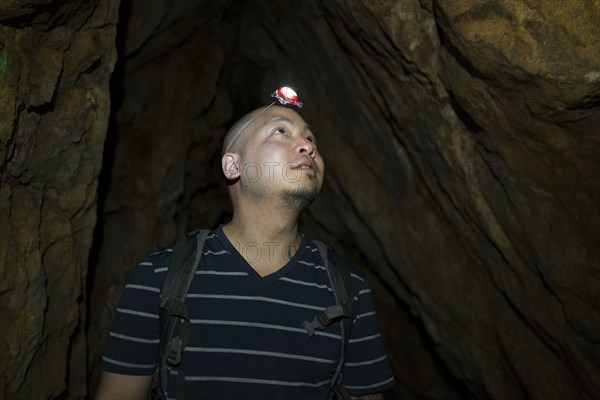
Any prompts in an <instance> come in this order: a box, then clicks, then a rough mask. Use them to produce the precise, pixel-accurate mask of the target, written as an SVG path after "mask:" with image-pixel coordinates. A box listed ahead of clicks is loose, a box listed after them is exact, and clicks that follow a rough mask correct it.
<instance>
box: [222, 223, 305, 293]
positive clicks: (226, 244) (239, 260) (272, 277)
mask: <svg viewBox="0 0 600 400" xmlns="http://www.w3.org/2000/svg"><path fill="white" fill-rule="evenodd" d="M216 233H217V238H218V239H219V242H220V243H221V245H222V246H223V248H224V249H225V250H227V251H228V252H229V254H231V257H233V260H234V262H235V263H236V264H237V265H239V266H240V269H241V270H244V271H246V272H248V275H249V276H250V277H252V278H253V279H254V280H255V281H257V282H260V283H262V284H265V285H266V284H269V283H271V282H274V281H277V280H279V278H281V277H282V276H285V275H287V274H288V273H289V272H290V271H291V270H292V269H294V267H295V266H296V264H298V260H300V259H302V255H303V254H304V249H305V248H306V238H305V236H304V235H303V234H302V233H300V246H299V247H298V249H297V250H296V253H295V254H294V256H293V257H292V258H290V259H289V261H288V262H287V263H286V264H285V265H284V266H283V267H281V268H279V269H278V270H277V271H275V272H273V273H271V274H269V275H266V276H260V274H259V273H258V272H256V270H255V269H254V268H252V266H251V265H250V264H249V263H248V261H246V259H245V258H244V257H243V256H242V255H241V254H240V252H239V251H238V249H237V248H236V247H235V246H234V245H233V244H232V243H231V242H230V241H229V238H228V237H227V235H225V232H223V225H219V227H218V228H217V231H216ZM278 250H279V251H281V249H278V248H275V251H278Z"/></svg>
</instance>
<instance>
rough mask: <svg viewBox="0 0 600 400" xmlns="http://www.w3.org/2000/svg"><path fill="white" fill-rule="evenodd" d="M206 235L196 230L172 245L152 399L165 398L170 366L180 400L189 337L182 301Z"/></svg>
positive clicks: (194, 271) (163, 301) (163, 291)
mask: <svg viewBox="0 0 600 400" xmlns="http://www.w3.org/2000/svg"><path fill="white" fill-rule="evenodd" d="M209 233H210V231H209V230H208V229H197V230H195V231H193V232H190V233H188V234H187V235H185V236H184V237H183V238H182V239H180V240H178V241H177V243H176V244H175V248H174V250H173V254H172V256H171V261H170V262H169V268H168V270H167V275H166V277H165V281H164V283H163V286H162V289H161V291H160V315H159V321H160V322H159V325H160V358H159V361H158V365H157V367H156V370H155V372H154V378H153V383H152V393H153V395H152V396H153V398H158V399H165V398H166V396H165V390H166V385H167V364H171V365H174V366H177V367H178V375H179V377H178V383H177V398H178V399H183V396H184V394H183V388H184V383H185V381H184V379H185V374H184V372H183V364H182V363H181V357H182V355H183V350H184V349H185V346H186V345H187V342H188V340H189V337H190V333H191V329H190V322H189V319H188V314H187V309H186V307H185V297H186V295H187V293H188V290H189V289H190V285H191V283H192V280H193V279H194V275H195V274H196V270H197V268H198V265H199V264H200V259H201V258H202V249H203V248H204V242H205V241H206V237H207V236H208V234H209ZM177 320H181V331H180V335H179V336H177V337H173V333H174V331H175V326H176V324H177Z"/></svg>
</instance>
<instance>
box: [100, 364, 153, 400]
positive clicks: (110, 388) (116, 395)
mask: <svg viewBox="0 0 600 400" xmlns="http://www.w3.org/2000/svg"><path fill="white" fill-rule="evenodd" d="M151 383H152V375H124V374H116V373H114V372H108V371H102V376H101V377H100V385H99V386H98V391H97V392H96V397H94V399H95V400H116V399H131V400H136V399H139V400H146V399H147V398H148V393H149V392H150V384H151Z"/></svg>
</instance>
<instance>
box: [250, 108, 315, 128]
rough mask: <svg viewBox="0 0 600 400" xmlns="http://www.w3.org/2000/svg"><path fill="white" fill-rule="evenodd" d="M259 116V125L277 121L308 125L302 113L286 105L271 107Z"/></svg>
mask: <svg viewBox="0 0 600 400" xmlns="http://www.w3.org/2000/svg"><path fill="white" fill-rule="evenodd" d="M259 118H260V119H259V121H257V126H259V127H260V126H264V125H267V124H271V123H277V122H287V123H288V124H291V125H299V126H304V125H306V122H304V119H303V118H302V117H301V116H300V114H298V113H297V112H295V111H294V110H290V109H289V108H285V107H277V106H276V107H271V108H269V109H268V110H266V111H265V112H264V113H263V115H261V116H259Z"/></svg>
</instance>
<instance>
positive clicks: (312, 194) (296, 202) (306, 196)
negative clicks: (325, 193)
mask: <svg viewBox="0 0 600 400" xmlns="http://www.w3.org/2000/svg"><path fill="white" fill-rule="evenodd" d="M318 194H319V192H318V191H317V190H307V189H305V188H297V189H296V190H294V191H293V192H288V193H285V194H283V195H282V197H283V201H284V204H285V205H286V207H288V208H289V209H290V210H294V211H297V212H299V213H301V212H303V211H304V210H306V209H307V208H308V206H310V204H311V203H312V202H313V201H315V199H316V198H317V195H318Z"/></svg>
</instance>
